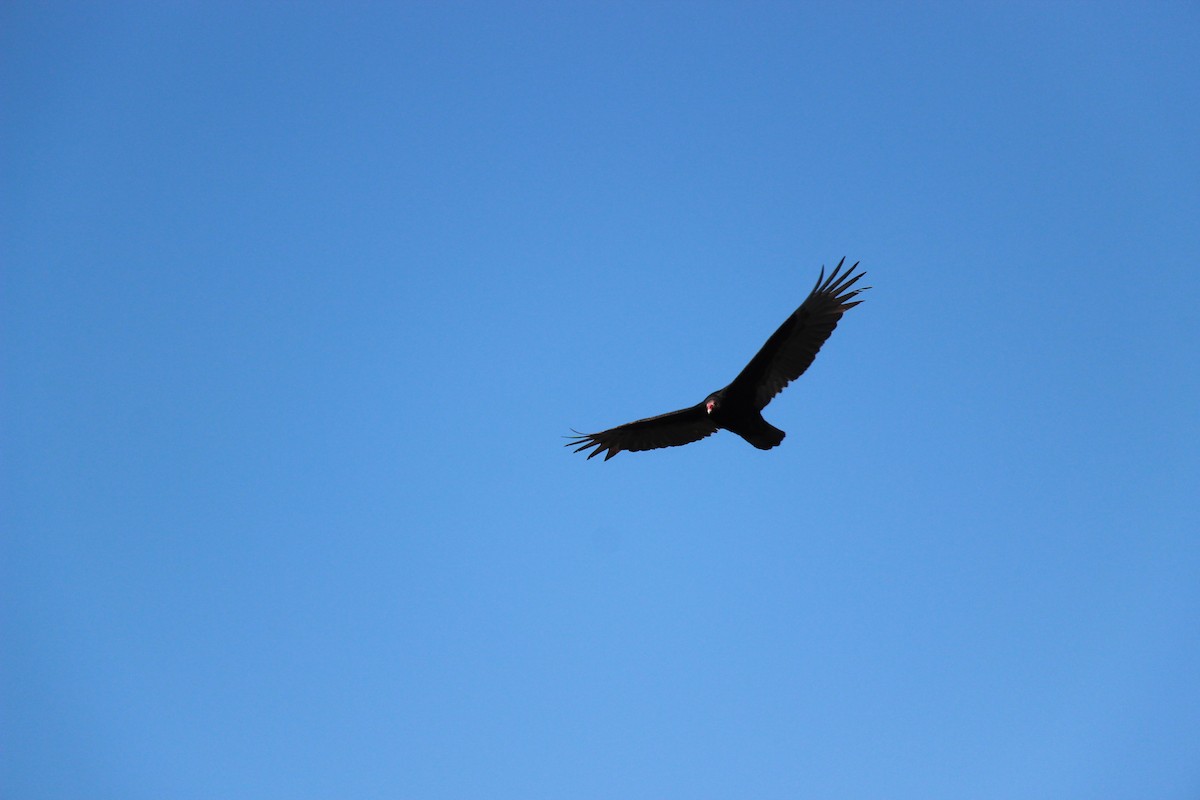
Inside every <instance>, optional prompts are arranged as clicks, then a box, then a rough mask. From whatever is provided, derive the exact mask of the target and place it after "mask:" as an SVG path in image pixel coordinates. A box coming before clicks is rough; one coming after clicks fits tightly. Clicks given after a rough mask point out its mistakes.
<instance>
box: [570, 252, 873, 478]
mask: <svg viewBox="0 0 1200 800" xmlns="http://www.w3.org/2000/svg"><path fill="white" fill-rule="evenodd" d="M845 263H846V259H844V258H843V259H842V260H841V261H840V262H838V265H837V267H836V268H835V269H834V270H833V272H832V273H831V274H830V276H829V278H828V279H827V278H826V277H825V267H821V276H820V277H819V278H817V285H816V286H814V287H813V290H812V293H811V294H809V296H808V298H807V299H806V300H805V301H804V302H803V303H801V304H800V307H799V308H797V309H796V310H795V311H794V312H793V313H792V315H791V316H790V317H788V318H787V319H786V320H785V321H784V323H783V324H782V325H780V326H779V330H777V331H775V333H773V334H771V338H770V339H767V343H766V344H764V345H763V346H762V349H761V350H759V351H758V354H757V355H756V356H754V358H752V359H750V363H749V364H747V365H746V368H745V369H743V370H742V371H741V373H740V374H739V375H738V376H737V377H736V378H734V379H733V382H732V383H730V384H729V385H728V386H726V387H725V388H724V389H721V390H720V391H716V392H713V393H712V394H710V395H709V396H708V397H706V398H704V400H703V401H701V402H700V403H697V404H696V405H694V406H692V407H691V408H683V409H680V410H679V411H672V412H670V413H669V414H659V415H658V416H657V417H647V418H646V419H639V420H638V421H636V422H629V423H626V424H625V425H618V426H617V427H615V428H609V429H608V430H606V431H601V432H600V433H579V432H578V431H576V432H575V434H576V435H575V436H570V437H567V438H569V439H571V441H570V442H568V443H567V445H566V446H567V447H574V448H575V452H576V453H578V452H580V451H582V450H587V449H588V448H594V449H593V450H592V452H590V453H588V458H592V457H593V456H595V455H598V454H599V453H602V452H604V451H605V450H607V451H608V452H607V453H606V454H605V456H604V460H605V461H607V460H608V459H610V458H612V457H613V456H615V455H616V454H617V453H619V452H621V451H622V450H629V451H631V452H632V451H636V450H656V449H658V448H660V447H675V446H677V445H681V444H690V443H691V442H695V441H699V440H700V439H703V438H704V437H705V436H711V435H712V434H714V433H716V432H717V429H719V428H724V429H725V430H727V431H732V432H733V433H736V434H737V435H738V436H741V437H742V438H743V439H745V440H746V441H747V442H749V443H750V444H752V445H754V446H755V447H757V448H758V449H759V450H770V449H771V448H772V447H774V446H775V445H777V444H779V443H780V442H782V441H783V437H784V433H783V431H781V430H779V429H778V428H776V427H774V426H773V425H771V424H770V423H769V422H767V421H766V420H765V419H763V418H762V410H763V409H764V408H765V407H766V405H767V403H769V402H771V399H772V398H773V397H775V395H777V394H779V393H780V392H781V391H783V387H785V386H787V385H788V384H789V383H791V382H792V381H794V380H796V378H799V377H800V376H801V375H803V374H804V370H806V369H808V365H809V364H811V363H812V362H813V359H814V358H816V357H817V351H818V350H820V349H821V345H822V344H824V343H825V340H826V339H828V338H829V334H831V333H833V329H834V328H836V327H837V324H838V320H840V319H841V318H842V314H843V313H845V312H846V311H847V310H849V309H851V308H854V307H855V306H856V305H858V304H859V303H861V302H862V301H861V300H854V297H855V296H857V295H858V294H859V292H864V291H866V290H867V289H869V288H871V287H869V286H864V287H863V288H861V289H853V290H851V289H850V287H851V286H853V285H854V284H855V283H856V282H857V281H858V279H859V278H861V277H862V276H863V275H865V274H866V273H865V272H860V273H858V274H857V275H855V274H854V270H855V269H856V268H857V267H858V263H857V262H856V263H855V264H854V266H852V267H850V269H848V270H846V271H845V272H842V271H841V270H842V265H843V264H845ZM852 300H853V302H851V301H852Z"/></svg>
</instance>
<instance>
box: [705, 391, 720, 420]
mask: <svg viewBox="0 0 1200 800" xmlns="http://www.w3.org/2000/svg"><path fill="white" fill-rule="evenodd" d="M720 410H721V398H720V397H718V396H717V395H715V394H710V395H709V396H708V399H707V400H705V401H704V412H705V413H706V414H708V415H709V416H710V417H711V416H712V415H713V414H715V413H717V412H718V411H720Z"/></svg>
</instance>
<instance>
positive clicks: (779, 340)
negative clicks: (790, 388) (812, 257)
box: [729, 258, 871, 411]
mask: <svg viewBox="0 0 1200 800" xmlns="http://www.w3.org/2000/svg"><path fill="white" fill-rule="evenodd" d="M845 263H846V259H844V258H843V259H842V260H841V261H840V262H838V265H837V267H836V268H835V269H834V270H833V273H832V274H830V276H829V277H828V278H826V277H825V268H824V267H821V277H819V278H817V285H816V286H814V287H813V290H812V293H811V294H809V296H808V298H807V299H806V300H805V301H804V302H803V303H801V304H800V307H799V308H797V309H796V310H795V311H794V312H793V313H792V315H791V316H790V317H788V318H787V320H786V321H785V322H784V323H783V324H782V325H780V326H779V330H777V331H775V333H773V334H771V338H770V339H767V343H766V344H764V345H763V346H762V349H761V350H759V351H758V354H757V355H755V356H754V358H752V359H751V360H750V363H749V364H747V365H746V368H745V369H743V370H742V371H741V373H740V374H739V375H738V376H737V377H736V378H734V379H733V383H731V384H729V391H730V393H731V394H733V393H737V394H742V395H744V396H747V397H750V398H753V402H754V405H755V406H756V407H757V408H758V410H759V411H761V410H762V409H763V408H764V407H765V406H766V405H767V403H769V402H771V399H772V398H774V397H775V395H777V394H779V393H780V392H781V391H783V387H785V386H787V385H788V384H789V383H791V382H792V381H794V380H796V378H799V377H800V376H801V375H803V374H804V370H806V369H808V365H809V364H811V363H812V362H813V359H814V358H816V357H817V352H818V351H819V350H820V349H821V345H823V344H825V340H826V339H828V338H829V334H831V333H833V329H834V328H836V327H837V324H838V320H840V319H841V318H842V314H844V313H845V312H846V311H848V310H849V309H851V308H854V307H855V306H856V305H858V304H859V303H861V302H862V301H861V300H854V297H855V296H856V295H857V294H858V293H859V292H864V291H866V290H867V289H869V288H871V287H869V286H864V287H863V288H861V289H853V290H851V289H850V287H851V286H853V285H854V284H855V283H856V282H857V281H858V279H859V278H861V277H862V276H863V275H865V274H866V273H865V272H860V273H858V274H857V275H855V274H854V270H855V268H857V267H858V263H857V262H856V263H855V264H854V266H852V267H850V269H848V270H846V271H845V272H842V271H841V270H842V265H843V264H845Z"/></svg>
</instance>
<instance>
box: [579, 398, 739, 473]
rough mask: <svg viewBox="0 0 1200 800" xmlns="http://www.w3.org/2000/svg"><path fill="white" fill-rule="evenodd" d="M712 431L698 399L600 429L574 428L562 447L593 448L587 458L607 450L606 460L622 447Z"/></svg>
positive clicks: (654, 445)
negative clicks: (574, 432) (685, 406)
mask: <svg viewBox="0 0 1200 800" xmlns="http://www.w3.org/2000/svg"><path fill="white" fill-rule="evenodd" d="M716 432H717V426H716V425H714V424H712V421H711V420H710V419H709V418H708V414H707V413H706V412H705V410H704V404H703V403H699V404H697V405H694V406H692V407H691V408H682V409H680V410H679V411H672V412H671V413H669V414H659V415H658V416H657V417H647V418H646V419H639V420H638V421H637V422H628V423H626V424H624V425H618V426H617V427H615V428H609V429H608V430H606V431H601V432H600V433H578V432H576V435H575V436H572V437H569V438H570V439H571V441H570V442H567V444H566V447H574V448H575V452H576V453H578V452H580V451H581V450H587V449H588V448H589V447H593V448H595V449H594V450H592V452H590V453H588V458H592V457H593V456H595V455H598V454H600V453H602V452H604V451H605V450H607V451H608V453H607V454H606V455H605V456H604V460H605V461H608V460H609V459H610V458H612V457H613V456H615V455H616V454H617V453H619V452H621V451H622V450H629V451H631V452H632V451H637V450H657V449H658V448H660V447H676V446H678V445H681V444H690V443H691V442H696V441H699V440H700V439H703V438H704V437H705V436H711V435H712V434H714V433H716Z"/></svg>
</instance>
